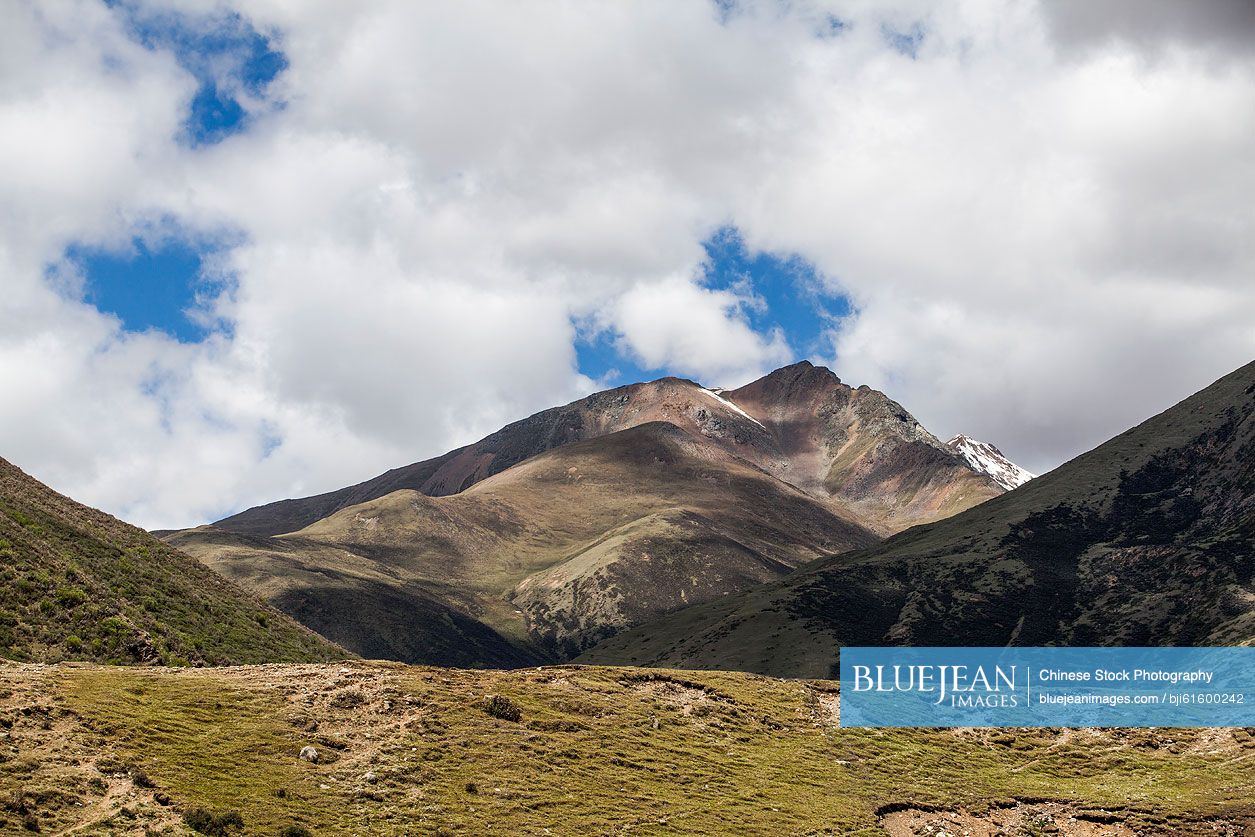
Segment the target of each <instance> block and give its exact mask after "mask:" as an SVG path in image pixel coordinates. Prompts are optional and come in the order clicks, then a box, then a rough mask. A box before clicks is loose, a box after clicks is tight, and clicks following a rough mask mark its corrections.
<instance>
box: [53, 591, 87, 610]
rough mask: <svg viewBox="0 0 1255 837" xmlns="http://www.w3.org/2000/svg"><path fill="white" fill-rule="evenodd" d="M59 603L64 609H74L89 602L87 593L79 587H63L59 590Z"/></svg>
mask: <svg viewBox="0 0 1255 837" xmlns="http://www.w3.org/2000/svg"><path fill="white" fill-rule="evenodd" d="M57 601H58V602H60V603H61V606H62V607H74V606H75V605H80V604H82V603H83V602H85V601H87V593H86V592H84V591H83V590H82V589H80V588H78V587H61V588H58V589H57Z"/></svg>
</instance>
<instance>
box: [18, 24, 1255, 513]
mask: <svg viewBox="0 0 1255 837" xmlns="http://www.w3.org/2000/svg"><path fill="white" fill-rule="evenodd" d="M0 4H2V5H3V20H4V26H3V27H0V198H2V200H0V456H3V457H5V458H7V459H9V460H11V461H13V462H15V463H16V464H18V465H20V466H21V467H23V468H25V469H26V470H28V471H29V472H31V473H32V474H34V475H35V476H37V477H39V478H40V479H43V480H44V481H46V482H48V483H50V484H52V485H53V486H54V487H56V488H57V489H59V490H61V491H64V492H66V493H69V494H71V495H72V496H74V497H76V498H77V499H80V500H82V501H85V502H88V503H91V504H93V505H98V506H100V507H103V508H105V509H107V510H108V511H111V512H113V513H115V514H118V515H120V516H122V517H124V518H126V519H128V520H131V521H134V522H136V523H139V524H141V525H146V526H151V527H156V526H183V525H189V524H195V523H201V522H204V521H207V520H210V519H215V518H217V517H221V516H223V515H224V514H227V513H229V512H233V511H236V510H239V509H241V508H244V507H247V506H249V505H253V504H256V503H259V502H264V501H269V500H273V499H277V498H280V497H286V496H295V495H304V494H309V493H313V492H317V491H323V490H328V489H331V488H335V487H339V486H341V485H344V484H347V483H350V482H355V481H358V480H360V479H363V478H366V477H369V476H372V475H374V474H375V473H378V472H379V471H381V470H383V469H385V468H388V467H393V466H397V465H401V464H404V463H408V462H412V461H415V460H418V459H422V458H426V457H428V456H431V455H435V454H437V453H440V452H442V451H444V450H446V449H448V448H450V447H453V446H455V445H457V444H461V443H464V442H467V441H470V440H473V439H475V438H478V437H479V436H482V435H484V434H485V433H487V432H489V431H491V430H493V429H495V428H496V427H498V426H499V425H501V424H503V423H505V422H507V421H510V420H513V419H516V418H519V417H522V416H524V415H526V414H529V413H531V412H534V411H536V410H538V409H542V408H544V407H548V406H551V405H553V404H557V403H563V402H566V401H569V400H571V399H573V398H576V397H579V396H581V395H583V394H586V393H588V392H590V391H592V390H594V389H598V388H601V387H603V386H607V385H613V384H618V383H625V382H630V381H632V380H636V379H640V378H650V377H657V376H660V375H663V374H677V375H683V376H686V377H692V378H695V379H698V380H700V381H702V382H705V383H707V384H712V385H723V386H732V385H737V384H740V383H743V382H745V381H748V380H750V379H752V378H753V377H756V376H757V375H758V374H760V373H762V372H764V371H767V370H770V369H771V368H774V367H776V366H779V365H782V364H784V363H788V362H792V361H794V360H797V359H801V358H809V359H811V360H813V361H815V362H817V363H824V364H827V365H829V366H831V367H832V368H833V369H834V370H835V371H836V372H837V374H838V375H840V376H841V377H842V379H843V380H845V381H847V382H849V383H852V384H861V383H867V384H870V385H872V386H874V387H877V388H879V389H882V390H884V391H886V392H888V393H889V394H891V395H892V396H893V397H895V398H896V399H898V400H899V401H901V402H902V403H903V404H904V405H905V406H906V407H907V408H908V409H909V410H911V411H912V412H913V413H914V414H915V415H916V416H917V417H918V418H919V419H920V420H921V421H922V422H924V424H925V425H926V426H927V427H929V428H930V429H931V430H933V431H934V432H935V433H937V434H938V435H941V436H943V437H945V436H948V435H950V434H953V433H956V432H959V431H962V432H966V433H968V434H970V435H973V436H977V437H979V438H983V439H988V440H990V441H992V442H994V443H995V444H997V445H999V446H1000V447H1001V448H1002V449H1003V450H1004V451H1005V452H1007V453H1008V454H1009V455H1010V456H1012V457H1013V458H1014V459H1016V460H1017V461H1019V462H1020V463H1021V464H1023V465H1025V466H1026V467H1028V468H1030V469H1033V470H1037V471H1043V470H1046V469H1049V468H1050V467H1052V466H1054V465H1056V464H1058V463H1060V462H1062V461H1064V460H1066V459H1068V458H1070V457H1071V456H1074V455H1076V454H1078V453H1080V452H1082V451H1084V450H1086V449H1088V448H1089V447H1092V446H1093V445H1094V444H1096V443H1097V442H1100V441H1102V440H1103V439H1105V438H1106V437H1108V436H1110V435H1112V434H1114V433H1115V432H1118V431H1119V430H1122V429H1123V428H1125V427H1127V426H1129V425H1131V424H1133V423H1136V422H1137V421H1139V420H1141V419H1143V418H1145V417H1147V416H1149V415H1151V414H1153V413H1155V412H1157V411H1159V410H1161V409H1163V408H1165V407H1167V406H1169V405H1171V404H1172V403H1174V402H1175V401H1177V400H1179V399H1180V398H1181V397H1183V396H1185V395H1187V394H1189V393H1191V392H1193V391H1195V390H1197V389H1199V388H1201V387H1202V386H1204V385H1206V384H1207V383H1209V382H1210V381H1212V380H1213V379H1215V378H1216V377H1219V376H1220V375H1222V374H1224V373H1225V372H1228V371H1230V370H1231V369H1233V368H1236V367H1237V366H1239V365H1241V364H1243V363H1246V362H1248V361H1250V360H1252V359H1255V201H1253V200H1252V198H1251V196H1252V195H1255V4H1252V3H1250V2H1248V0H1233V2H1219V1H1218V0H1217V2H1204V1H1202V0H1196V2H1191V3H1183V2H1175V0H1140V2H1139V1H1138V0H1109V2H1104V3H1101V4H1096V3H1090V2H1085V1H1084V0H1070V1H1069V2H1064V1H1063V0H1060V2H1050V3H1045V4H1043V5H1040V6H1039V5H1035V4H1033V3H1031V2H994V0H952V2H944V1H943V2H937V3H934V2H927V3H924V2H920V3H909V2H867V1H862V2H860V1H859V0H851V1H850V2H831V3H824V2H818V0H816V2H807V0H791V2H783V0H780V2H752V0H746V2H737V0H720V2H710V0H657V2H649V0H641V2H588V3H583V2H580V3H576V2H529V3H515V2H505V0H502V2H477V1H476V0H470V2H458V3H435V2H433V3H424V2H412V0H397V2H382V1H380V2H370V3H353V4H347V3H341V2H332V1H330V0H329V1H328V2H299V3H298V2H291V0H249V2H247V3H244V2H242V0H241V2H239V3H231V2H215V1H214V0H203V1H199V0H186V2H166V3H156V2H146V0H136V2H114V3H103V2H97V1H96V0H40V1H39V2H35V0H30V2H18V1H17V0H0Z"/></svg>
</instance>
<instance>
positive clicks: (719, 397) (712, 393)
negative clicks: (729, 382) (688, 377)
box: [698, 387, 767, 430]
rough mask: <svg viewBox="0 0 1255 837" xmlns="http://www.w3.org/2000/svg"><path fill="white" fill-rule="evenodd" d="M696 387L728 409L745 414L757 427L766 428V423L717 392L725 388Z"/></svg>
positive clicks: (723, 390)
mask: <svg viewBox="0 0 1255 837" xmlns="http://www.w3.org/2000/svg"><path fill="white" fill-rule="evenodd" d="M698 389H700V390H701V391H702V392H704V393H706V394H707V395H709V396H710V397H711V398H713V399H715V400H716V401H718V402H719V403H720V404H722V405H723V406H725V407H727V408H728V409H729V410H732V411H733V412H736V413H740V414H741V415H743V416H745V417H746V418H747V419H749V420H750V421H752V422H754V424H757V425H758V426H759V427H761V428H762V429H763V430H766V429H767V426H766V425H764V424H763V423H762V422H761V421H759V420H758V419H756V418H754V417H753V416H751V415H750V414H749V413H747V412H745V411H744V410H742V409H741V408H740V407H738V406H737V405H735V404H733V403H732V402H731V401H729V400H728V399H726V398H724V397H723V396H722V395H720V394H719V393H721V392H727V390H725V389H719V390H717V391H716V390H713V389H706V388H705V387H698Z"/></svg>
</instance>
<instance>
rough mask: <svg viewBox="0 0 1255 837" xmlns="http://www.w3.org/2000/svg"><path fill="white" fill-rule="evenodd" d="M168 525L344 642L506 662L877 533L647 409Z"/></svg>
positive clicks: (409, 655) (432, 657)
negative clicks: (314, 516) (282, 528)
mask: <svg viewBox="0 0 1255 837" xmlns="http://www.w3.org/2000/svg"><path fill="white" fill-rule="evenodd" d="M170 539H171V541H172V542H173V543H175V544H177V545H178V546H179V547H180V548H182V549H186V550H187V551H189V552H190V553H191V554H194V555H195V556H197V557H198V558H200V559H201V560H202V561H204V562H205V563H206V564H208V565H209V566H211V567H213V568H214V569H215V570H217V571H218V572H220V573H222V574H223V575H225V576H227V577H229V578H231V579H233V580H236V581H238V582H239V583H240V584H242V585H244V586H245V587H247V588H249V589H250V590H252V591H253V592H255V593H257V594H258V595H261V596H265V597H266V598H267V599H269V600H270V601H271V602H273V603H274V604H275V605H277V606H279V607H281V608H284V609H285V610H287V611H288V612H289V613H291V614H292V615H293V616H296V617H297V618H299V619H301V620H302V621H303V622H305V624H307V625H310V626H311V627H315V628H317V629H319V630H320V631H324V632H326V635H327V636H331V637H333V638H335V639H336V640H337V641H339V642H341V643H343V644H344V645H345V646H346V647H348V648H350V649H351V650H354V651H357V652H359V653H362V654H370V655H379V656H388V657H394V658H400V659H403V660H408V661H413V660H421V661H425V662H434V663H439V664H456V665H518V664H523V663H525V662H527V661H528V660H536V659H561V658H566V657H569V656H570V655H572V654H574V653H578V652H579V651H580V650H582V649H583V648H585V647H588V646H589V645H591V644H592V643H594V642H596V641H597V640H599V639H602V638H604V637H605V636H608V635H610V634H611V633H614V632H615V631H618V630H621V629H622V628H624V627H626V626H629V625H634V624H640V623H641V622H645V621H648V620H650V619H654V618H657V617H658V616H660V615H662V614H665V613H668V612H671V611H673V610H675V609H677V608H679V607H683V606H685V605H687V604H690V603H694V602H701V601H708V600H710V599H713V598H718V597H722V596H725V595H728V594H730V593H734V592H737V591H740V590H744V589H746V588H748V587H751V586H755V585H758V584H761V583H763V582H766V581H769V580H772V579H775V578H779V577H780V576H781V575H783V574H785V573H787V572H789V571H791V570H792V569H793V568H795V567H797V566H799V565H801V564H803V563H806V562H807V561H810V560H812V559H814V558H816V557H818V556H819V555H822V554H826V553H830V552H834V551H846V550H849V549H855V548H859V547H862V546H866V545H868V544H870V543H872V542H874V541H875V540H876V536H875V535H873V534H872V533H871V532H869V531H867V530H866V529H864V528H863V527H861V526H859V525H858V524H855V523H852V522H850V521H847V520H843V519H842V518H840V517H838V516H837V515H836V514H834V513H833V511H831V510H830V509H829V508H828V507H827V506H825V505H824V504H822V503H820V502H818V501H816V500H815V499H814V498H813V497H811V496H809V495H807V494H805V493H803V492H802V491H799V490H797V489H795V488H793V487H792V486H790V485H788V484H786V483H784V482H781V481H780V480H778V479H775V478H774V477H772V476H771V475H769V474H767V473H764V472H763V471H762V470H760V469H758V468H755V467H754V466H752V465H750V464H749V463H747V462H745V461H744V460H742V459H740V458H737V457H735V456H732V455H730V454H728V453H727V452H726V451H725V450H724V449H723V448H722V447H720V446H719V445H717V444H715V443H713V442H711V441H709V440H707V439H706V438H705V437H702V436H697V437H695V436H693V435H692V434H690V433H688V432H686V431H684V430H682V429H680V428H678V427H676V426H675V425H671V424H666V423H661V422H656V423H651V424H646V425H641V426H637V427H634V428H631V429H629V430H625V431H620V432H618V433H612V434H609V435H606V436H601V437H598V438H595V439H591V440H587V441H583V442H579V443H575V444H570V445H565V446H563V447H560V448H557V449H554V450H552V451H548V452H546V453H543V454H541V455H539V456H535V457H532V458H531V459H529V460H527V461H526V462H523V463H521V464H519V465H517V466H515V467H513V468H511V469H509V470H507V471H504V472H502V473H500V474H497V475H495V476H493V477H490V478H489V479H486V480H483V481H481V482H479V483H477V484H476V485H474V486H473V487H472V488H470V489H468V490H467V491H464V492H461V493H460V494H456V495H453V496H449V497H428V496H426V495H423V494H421V493H419V492H416V491H412V490H401V491H396V492H393V493H391V494H388V495H386V496H384V497H381V498H378V499H376V500H371V501H368V502H365V503H360V504H358V505H354V506H350V507H348V508H345V509H342V510H340V511H338V512H336V513H334V514H332V515H330V516H329V517H327V518H325V519H323V520H320V521H317V522H316V523H314V524H312V525H310V526H308V527H306V528H304V529H302V530H300V531H298V532H295V533H292V534H290V535H283V536H278V537H273V538H261V537H256V536H245V535H240V534H238V533H232V532H225V531H223V530H220V529H217V528H215V527H202V528H200V529H194V530H187V531H184V532H181V533H177V534H174V535H171V536H170Z"/></svg>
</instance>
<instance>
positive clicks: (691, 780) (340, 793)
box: [0, 662, 1255, 837]
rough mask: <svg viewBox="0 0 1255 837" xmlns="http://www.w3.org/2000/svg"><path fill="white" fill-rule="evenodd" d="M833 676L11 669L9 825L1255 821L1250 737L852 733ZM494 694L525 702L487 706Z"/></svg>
mask: <svg viewBox="0 0 1255 837" xmlns="http://www.w3.org/2000/svg"><path fill="white" fill-rule="evenodd" d="M834 688H835V686H834V684H831V683H827V682H800V681H782V680H775V679H769V678H764V677H758V676H752V675H743V674H731V673H711V672H701V673H694V672H667V671H658V670H645V669H614V668H591V667H587V668H584V667H555V668H543V669H529V670H521V671H513V672H477V671H465V670H454V669H430V668H412V667H406V666H401V665H396V664H382V663H358V662H354V663H349V664H343V665H341V664H328V665H312V664H310V665H272V666H246V667H236V668H222V669H176V670H158V669H142V668H120V667H119V668H110V667H95V666H87V665H67V666H23V665H6V666H5V667H4V668H2V669H0V696H2V699H0V727H3V728H4V730H5V731H6V733H7V736H8V737H7V739H6V740H4V741H3V745H4V746H3V747H0V800H3V802H2V803H0V817H3V819H4V822H3V824H0V831H3V833H29V831H28V829H38V830H39V831H40V832H42V833H66V832H69V831H70V830H73V832H72V833H76V834H145V833H163V834H165V833H194V832H191V831H190V829H188V828H187V826H186V825H185V818H186V816H187V814H188V813H189V812H191V811H193V810H194V809H198V808H203V809H205V812H207V813H208V815H209V817H210V820H209V821H210V822H211V823H212V821H213V820H214V818H222V817H223V815H226V814H228V813H229V812H236V813H238V814H239V819H240V821H242V823H243V829H242V830H239V829H235V830H232V829H231V828H226V829H224V830H223V831H221V832H220V833H244V834H261V835H265V834H272V835H280V834H284V833H286V834H289V835H292V837H296V835H299V834H303V833H311V834H319V835H322V834H410V835H426V834H433V835H434V834H459V835H462V834H465V835H478V834H511V835H519V834H538V835H539V834H556V835H561V834H570V835H587V834H640V835H670V834H703V835H705V834H764V835H807V834H813V835H820V834H886V833H889V834H934V835H935V834H937V833H938V831H937V826H927V825H919V826H918V828H917V827H916V825H912V824H910V823H907V824H905V825H904V824H903V823H905V822H906V820H908V819H909V820H910V821H911V823H917V824H918V823H926V821H928V820H929V818H932V819H934V820H939V819H945V818H947V817H951V818H954V817H957V818H959V819H957V820H955V821H956V822H965V823H967V824H968V825H966V826H964V828H967V832H966V833H970V834H1007V835H1012V834H1021V835H1031V834H1037V833H1042V834H1047V833H1054V834H1091V833H1092V834H1101V833H1110V834H1139V833H1140V834H1166V833H1197V834H1233V835H1239V834H1244V833H1249V830H1250V829H1252V828H1255V801H1253V799H1255V794H1253V793H1252V791H1253V789H1255V734H1252V731H1250V730H1143V731H1135V730H1108V731H1090V730H1026V731H1020V730H1015V731H1008V730H933V731H920V730H895V731H889V730H842V729H839V728H838V727H837V725H836V724H837V713H838V708H837V696H836V693H835V691H834ZM490 695H501V696H504V697H506V698H508V699H509V700H508V701H507V702H506V703H507V704H510V705H513V706H516V707H517V708H519V709H520V710H521V718H520V720H518V721H512V720H505V719H502V718H498V717H494V716H492V715H490V714H489V713H488V712H487V711H485V706H486V699H487V698H488V697H489V696H490ZM506 714H508V713H506ZM307 746H309V747H313V748H315V749H316V750H317V752H318V760H317V761H316V762H311V761H306V760H302V759H301V758H299V754H300V752H301V750H302V748H304V747H307ZM894 812H896V813H894ZM1008 817H1010V818H1011V819H1012V820H1015V822H1017V823H1018V824H1017V825H1014V826H1011V827H1001V826H999V828H1001V829H1002V830H992V829H993V826H992V825H990V829H991V830H985V831H980V830H973V829H977V828H980V827H984V826H981V825H980V824H981V823H985V824H986V825H989V824H990V823H993V822H994V821H995V820H997V819H998V818H1002V819H1007V818H1008ZM193 819H195V817H193ZM973 823H975V825H972V824H973ZM201 827H202V828H206V827H207V828H209V829H210V833H213V829H214V826H213V825H212V824H211V825H209V826H205V825H203V824H202V825H201ZM927 827H932V828H933V831H927V830H926V828H927ZM302 828H303V829H306V831H304V832H302V831H300V830H299V829H302ZM904 828H905V829H907V830H902V829H904ZM1050 828H1054V829H1055V830H1053V831H1051V830H1050ZM285 829H286V831H285ZM912 829H914V830H912ZM1043 829H1045V830H1043ZM1085 829H1098V830H1085ZM1121 829H1123V830H1121ZM1243 829H1246V830H1245V831H1244V830H1243ZM941 833H949V832H945V831H944V830H943V831H942V832H941ZM953 833H956V834H961V833H964V831H962V830H956V831H955V832H953Z"/></svg>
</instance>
